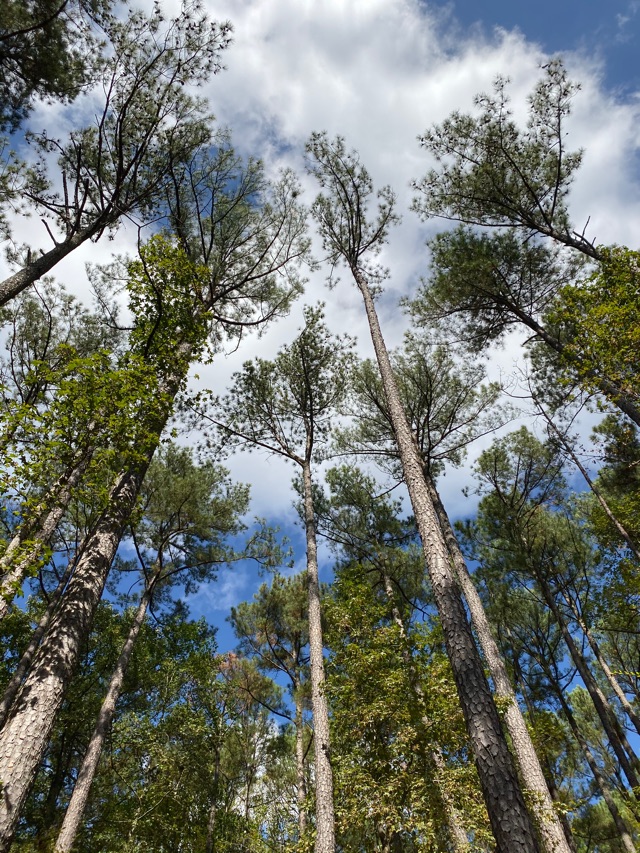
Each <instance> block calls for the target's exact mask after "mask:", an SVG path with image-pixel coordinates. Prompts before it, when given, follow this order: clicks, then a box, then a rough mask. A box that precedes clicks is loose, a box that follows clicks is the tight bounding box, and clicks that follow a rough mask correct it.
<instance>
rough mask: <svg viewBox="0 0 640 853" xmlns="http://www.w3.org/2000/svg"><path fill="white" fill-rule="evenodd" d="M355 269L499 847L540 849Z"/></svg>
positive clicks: (509, 852) (505, 851)
mask: <svg viewBox="0 0 640 853" xmlns="http://www.w3.org/2000/svg"><path fill="white" fill-rule="evenodd" d="M351 271H352V274H353V276H354V279H355V281H356V283H357V285H358V288H359V290H360V292H361V294H362V297H363V300H364V303H365V309H366V312H367V318H368V321H369V327H370V331H371V338H372V341H373V346H374V349H375V353H376V357H377V360H378V366H379V368H380V375H381V378H382V383H383V387H384V391H385V397H386V401H387V405H388V408H389V413H390V416H391V420H392V423H393V430H394V433H395V437H396V441H397V444H398V450H399V453H400V459H401V462H402V468H403V472H404V478H405V482H406V485H407V489H408V491H409V496H410V498H411V504H412V506H413V512H414V515H415V518H416V522H417V525H418V531H419V533H420V538H421V540H422V546H423V549H424V554H425V558H426V563H427V567H428V569H429V576H430V579H431V586H432V589H433V593H434V598H435V601H436V606H437V609H438V613H439V616H440V621H441V624H442V628H443V632H444V637H445V645H446V649H447V654H448V656H449V660H450V662H451V667H452V670H453V674H454V679H455V682H456V686H457V689H458V695H459V697H460V703H461V706H462V710H463V713H464V717H465V722H466V726H467V731H468V733H469V739H470V742H471V746H472V749H473V753H474V756H475V761H476V766H477V769H478V776H479V778H480V784H481V787H482V793H483V796H484V799H485V803H486V806H487V812H488V815H489V820H490V822H491V827H492V830H493V834H494V836H495V839H496V842H497V846H498V851H499V853H534V851H538V850H539V848H538V843H537V840H536V836H535V832H534V829H533V826H532V823H531V820H530V818H529V815H528V813H527V809H526V806H525V803H524V798H523V795H522V791H521V790H520V784H519V781H518V777H517V775H516V771H515V768H514V766H513V762H512V759H511V755H510V753H509V749H508V747H507V742H506V739H505V736H504V733H503V731H502V728H501V725H500V719H499V717H498V712H497V710H496V707H495V705H494V703H493V698H492V696H491V691H490V689H489V684H488V682H487V679H486V676H485V674H484V670H483V665H482V661H481V659H480V655H479V653H478V650H477V648H476V645H475V641H474V639H473V635H472V633H471V627H470V625H469V623H468V621H467V615H466V612H465V609H464V605H463V603H462V597H461V594H460V589H459V588H458V586H457V583H456V580H455V578H454V575H453V572H452V569H451V565H450V561H449V553H448V550H447V546H446V543H445V541H444V538H443V535H442V531H441V530H440V524H439V522H438V519H437V516H436V514H435V510H434V507H433V503H432V501H431V499H430V497H429V493H428V490H427V486H426V483H425V479H424V473H423V469H422V460H421V457H420V453H419V451H418V448H417V445H416V443H415V439H414V436H413V434H412V432H411V429H410V427H409V424H408V423H407V419H406V416H405V413H404V410H403V408H402V403H401V400H400V396H399V393H398V389H397V386H396V382H395V378H394V375H393V370H392V368H391V363H390V360H389V355H388V352H387V348H386V345H385V343H384V339H383V337H382V332H381V331H380V325H379V323H378V317H377V314H376V310H375V305H374V302H373V298H372V296H371V292H370V290H369V287H368V283H367V280H366V278H365V276H364V274H363V273H362V271H361V270H360V269H359V268H358V267H357V266H352V267H351Z"/></svg>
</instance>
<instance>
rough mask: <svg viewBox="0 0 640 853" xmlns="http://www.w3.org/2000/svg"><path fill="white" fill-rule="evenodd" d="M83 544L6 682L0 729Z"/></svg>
mask: <svg viewBox="0 0 640 853" xmlns="http://www.w3.org/2000/svg"><path fill="white" fill-rule="evenodd" d="M83 547H84V544H81V545H80V548H79V549H78V554H77V555H76V557H74V559H73V560H69V562H68V563H67V567H66V569H65V570H64V574H63V575H62V577H61V578H60V582H59V583H58V586H57V587H56V589H55V591H54V593H53V595H52V596H51V599H50V601H49V604H48V605H47V608H46V610H45V611H44V613H43V614H42V616H41V618H40V621H39V622H38V627H37V628H36V629H35V631H34V632H33V634H32V636H31V640H30V641H29V645H28V646H27V648H26V649H25V650H24V652H23V653H22V657H21V658H20V661H19V663H18V666H17V667H16V670H15V672H14V673H13V675H12V676H11V680H10V681H9V683H8V684H7V686H6V688H5V691H4V694H3V696H2V700H1V701H0V730H1V729H2V727H3V726H4V724H5V722H6V719H7V716H8V714H9V711H10V710H11V706H12V705H13V703H14V701H15V698H16V696H17V695H18V690H19V689H20V685H21V684H22V682H23V680H24V678H25V676H26V674H27V672H28V671H29V667H30V666H31V663H32V662H33V659H34V657H35V654H36V652H37V651H38V647H39V645H40V643H41V641H42V638H43V637H44V635H45V632H46V630H47V628H48V627H49V624H50V622H51V617H52V616H53V614H54V611H55V609H56V606H57V604H58V601H59V600H60V596H61V595H62V593H63V592H64V589H65V587H66V585H67V583H68V582H69V578H70V577H71V574H72V572H73V569H74V567H75V565H76V562H77V560H78V557H79V556H80V554H81V553H82V549H83Z"/></svg>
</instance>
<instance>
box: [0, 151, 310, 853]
mask: <svg viewBox="0 0 640 853" xmlns="http://www.w3.org/2000/svg"><path fill="white" fill-rule="evenodd" d="M231 159H232V160H233V162H234V164H235V168H234V169H231V168H230V166H229V162H230V155H229V152H228V151H222V152H220V154H219V158H218V160H217V161H215V162H218V163H222V164H224V167H225V168H224V171H223V172H222V174H223V175H224V179H223V178H222V176H221V178H220V183H221V185H220V195H219V196H218V198H219V199H221V201H220V207H219V208H217V217H216V218H213V214H214V213H216V211H213V212H212V216H211V218H210V219H209V220H208V225H207V227H209V228H210V229H211V238H212V239H211V243H210V245H209V255H208V262H209V265H207V264H205V263H201V262H200V263H199V262H198V261H194V260H192V259H191V258H190V257H189V255H188V254H187V252H186V251H185V250H184V249H181V248H179V247H178V246H176V245H175V244H173V243H172V242H171V241H170V240H168V239H167V238H164V237H157V238H153V239H152V240H151V241H150V243H149V244H148V246H147V247H146V248H144V249H142V253H141V258H140V260H139V261H136V262H131V263H130V264H129V267H128V269H127V274H128V275H127V278H128V280H129V283H130V289H131V307H132V310H133V312H134V314H135V317H136V322H135V325H134V328H133V330H132V332H131V335H130V346H131V356H130V361H131V364H132V365H134V366H139V367H140V369H141V371H142V373H143V375H144V376H145V377H146V379H145V381H144V382H140V383H139V385H138V392H139V398H138V399H139V403H138V407H137V411H136V413H135V416H134V419H133V422H132V423H133V424H135V430H137V434H136V435H135V436H132V438H131V440H130V441H129V443H128V445H127V447H126V449H125V450H124V451H123V453H122V455H120V456H119V457H118V460H117V467H116V469H117V470H118V469H119V470H118V473H117V474H116V476H115V478H114V479H113V480H112V484H111V487H110V490H109V499H108V501H107V505H106V508H105V510H104V512H103V513H102V515H101V516H100V518H99V519H98V520H97V522H96V523H95V525H94V526H93V528H92V530H91V533H90V535H89V536H88V537H87V538H86V539H85V542H84V545H83V548H84V550H83V553H82V555H81V556H80V558H79V560H78V562H77V565H76V567H75V571H74V574H73V577H72V578H71V581H70V582H69V585H68V586H67V589H66V592H65V597H64V601H63V602H62V603H61V606H60V607H59V608H58V610H57V612H56V614H55V616H54V618H53V620H52V622H51V624H50V625H49V628H48V631H47V635H46V637H45V639H44V640H43V642H42V644H41V645H40V648H39V650H38V653H37V656H36V659H35V660H34V664H33V666H32V669H31V672H30V674H29V676H27V678H26V680H25V681H24V683H23V685H22V688H21V692H20V693H19V695H18V697H17V698H16V702H15V703H14V708H13V711H12V714H11V717H10V719H9V721H8V722H7V724H6V725H5V727H4V729H3V731H2V733H1V734H0V764H2V762H5V761H8V762H9V765H10V766H11V770H9V769H7V768H6V767H4V768H3V767H0V775H2V778H3V780H4V784H5V789H4V790H5V795H6V796H5V798H4V800H3V809H4V811H3V814H2V819H1V821H0V824H1V826H2V835H1V837H2V841H1V842H0V849H6V848H7V846H8V844H9V843H10V838H11V835H12V833H13V830H14V827H15V824H16V821H17V819H18V816H19V813H20V809H21V806H22V803H23V802H24V798H25V797H26V793H27V791H28V788H29V785H30V783H31V780H32V778H33V774H34V773H35V770H36V768H37V766H38V763H39V760H40V755H41V751H42V750H43V749H44V746H45V745H46V740H47V737H48V732H49V731H50V728H51V726H52V725H53V721H54V719H55V714H56V712H57V709H58V708H59V706H60V703H61V701H62V698H63V695H64V691H65V689H66V685H67V683H68V681H69V679H70V677H71V674H72V671H73V665H74V661H75V660H76V657H77V654H78V650H79V647H80V644H81V642H82V638H83V637H84V636H85V635H86V633H87V631H88V629H89V626H90V624H91V619H92V616H93V612H94V610H95V607H96V605H97V602H98V601H99V599H100V595H101V593H102V589H103V586H104V583H105V581H106V578H107V575H108V573H109V569H110V566H111V563H112V560H113V557H114V555H115V552H116V549H117V547H118V543H119V541H120V537H121V535H122V532H123V530H124V528H125V525H126V524H127V523H128V521H129V518H130V516H131V513H132V512H133V509H134V507H135V504H136V501H137V496H138V493H139V490H140V486H141V483H142V480H143V479H144V475H145V473H146V469H147V467H148V465H149V462H150V460H151V457H152V455H153V453H154V451H155V449H156V446H157V444H158V441H159V438H160V434H161V432H162V430H163V428H164V426H165V424H166V422H167V420H168V418H169V417H170V414H171V411H172V407H173V403H174V400H175V397H176V395H177V394H178V392H179V391H180V390H181V389H182V388H183V386H184V384H185V382H186V376H187V373H188V369H189V365H190V364H191V362H192V360H194V359H196V358H198V357H199V356H200V355H201V354H202V352H203V350H204V349H205V347H206V342H207V338H208V334H209V331H210V329H211V327H212V326H213V331H214V334H215V335H219V336H221V335H222V334H223V333H224V329H225V325H226V324H229V325H228V326H226V328H229V327H230V328H231V329H232V330H233V332H234V333H237V331H238V330H241V329H242V328H243V327H244V326H246V325H258V324H260V323H261V322H264V321H265V319H267V318H268V317H271V316H274V315H275V314H277V313H278V312H281V311H284V310H286V308H287V306H288V303H289V301H290V299H291V298H292V297H293V296H295V295H296V293H297V292H298V289H299V286H300V285H299V281H298V279H297V277H296V275H295V273H294V272H293V271H292V270H287V267H288V266H289V265H292V266H295V265H296V260H297V259H298V258H299V257H300V256H301V254H303V253H304V252H305V250H306V240H305V238H304V233H303V232H304V215H303V213H302V211H300V209H299V207H298V206H297V203H296V201H295V198H296V196H297V188H296V187H295V185H294V184H293V183H292V181H291V179H290V178H287V177H285V178H284V179H283V181H282V182H281V183H280V184H279V185H278V186H277V187H276V188H274V191H273V192H272V193H271V197H270V198H268V197H267V198H265V196H268V195H269V193H268V188H267V187H265V184H264V181H263V180H262V178H261V176H260V175H259V171H258V168H257V167H256V166H253V167H251V169H250V173H251V178H250V179H249V178H247V179H246V180H243V179H241V178H240V175H242V170H241V168H240V166H239V164H238V163H237V161H236V160H235V159H233V158H231ZM215 162H214V164H213V165H211V170H212V171H213V170H215ZM195 189H198V188H195ZM205 191H206V190H203V192H205ZM193 201H194V204H193V206H192V208H191V210H192V211H193V210H194V208H195V210H198V207H197V198H196V199H194V200H193ZM194 216H195V214H194ZM227 217H229V218H230V219H233V228H232V229H230V230H231V232H232V233H231V234H230V233H229V232H228V231H227V228H228V227H229V226H231V222H228V221H227ZM198 227H199V228H200V229H204V227H205V225H204V223H200V225H199V226H198ZM218 234H219V235H220V240H219V241H216V239H215V238H216V236H217V235H218ZM240 247H241V248H240ZM234 250H235V251H234ZM197 251H198V247H197V246H195V247H194V252H197ZM217 251H219V252H220V256H218V257H215V254H214V253H215V252H217ZM214 261H215V263H214ZM35 697H38V698H37V700H36V702H34V699H35ZM34 704H37V705H39V711H38V712H36V711H34ZM36 714H37V720H38V725H37V727H36V726H34V724H33V720H34V715H36ZM23 727H26V729H25V730H26V731H28V732H29V736H28V737H23V736H21V735H20V734H19V732H20V731H22V730H23ZM3 845H4V847H3Z"/></svg>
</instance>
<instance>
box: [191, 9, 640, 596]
mask: <svg viewBox="0 0 640 853" xmlns="http://www.w3.org/2000/svg"><path fill="white" fill-rule="evenodd" d="M210 8H211V13H212V14H213V15H215V16H217V17H218V18H228V19H229V20H231V21H232V23H233V25H234V31H235V32H234V44H233V45H232V47H231V48H230V49H229V51H228V52H227V55H226V59H225V63H226V66H227V70H226V71H225V72H224V73H222V74H220V75H219V76H218V77H216V78H215V79H214V80H212V81H211V84H210V86H209V87H208V89H207V96H208V97H209V99H210V102H211V105H212V109H213V111H214V113H215V114H216V116H217V118H218V120H219V121H220V122H221V123H222V124H225V125H228V126H229V127H230V128H231V130H232V133H233V138H234V140H235V144H236V146H237V147H238V148H239V149H240V150H242V151H244V152H246V153H252V154H258V155H259V156H261V157H263V158H264V160H265V162H266V164H267V167H268V169H269V170H273V171H274V173H275V171H276V170H277V168H279V167H282V166H291V167H293V168H294V169H295V170H296V171H297V172H299V174H300V175H301V178H302V180H303V183H304V185H305V189H306V191H307V193H308V198H309V200H311V198H312V197H313V192H314V188H313V186H312V184H311V183H310V182H309V180H308V179H307V178H306V177H305V175H304V166H303V149H304V143H305V141H306V140H307V139H308V137H309V135H310V134H311V133H312V132H313V131H317V130H326V131H327V132H328V133H329V134H330V135H331V136H333V135H335V134H340V135H342V136H344V137H345V139H346V141H347V144H348V145H349V146H350V147H353V148H356V149H357V150H358V151H359V153H360V155H361V157H362V160H363V162H364V163H365V164H366V166H367V168H368V169H369V171H370V172H371V174H372V176H373V178H374V181H375V183H376V184H377V185H379V186H381V185H384V184H390V185H391V186H392V187H393V188H394V190H395V191H396V193H397V196H398V202H399V208H400V212H401V213H402V215H403V221H402V224H401V225H400V226H399V227H398V228H397V229H396V230H395V231H394V232H393V233H392V235H391V239H390V242H389V246H388V247H387V250H386V252H385V263H386V264H387V265H388V266H389V268H390V270H391V276H390V279H389V281H388V283H387V292H386V296H385V298H384V299H382V300H381V303H380V312H381V321H382V324H383V330H384V332H385V334H386V336H387V339H388V341H389V342H390V343H391V344H399V343H400V342H401V340H402V335H403V332H404V330H405V329H406V325H407V323H406V318H405V317H404V316H403V314H402V313H401V312H400V311H399V310H398V308H397V302H398V299H399V297H400V296H401V295H405V294H410V293H411V292H412V290H414V289H415V287H416V286H417V284H418V282H419V279H420V277H421V276H422V275H424V273H425V271H426V269H427V266H428V257H427V253H426V250H425V248H424V242H425V239H426V238H427V237H428V236H429V235H430V234H433V233H434V231H435V230H436V229H439V228H444V227H446V223H441V222H430V223H421V222H420V221H419V220H418V219H417V217H416V216H415V214H413V213H412V212H411V211H410V210H409V206H410V202H411V197H412V193H411V189H410V181H411V180H412V179H415V178H417V177H420V176H421V175H422V174H423V173H424V172H426V171H427V169H428V168H429V166H430V162H429V159H428V157H427V155H426V153H425V152H424V151H422V150H421V149H420V147H419V145H418V143H417V137H418V135H419V134H420V133H422V132H424V130H425V129H426V128H427V127H429V126H430V125H431V124H433V123H435V122H439V121H441V120H442V119H444V118H445V117H446V116H447V115H449V113H450V112H451V111H452V110H454V109H459V110H470V109H472V104H473V97H474V95H476V94H477V93H479V92H482V91H489V90H490V89H491V85H492V83H493V81H494V80H495V79H496V77H497V76H498V75H502V76H508V77H509V78H510V80H511V87H510V91H511V94H512V98H513V107H514V112H515V115H516V116H517V117H521V118H523V119H524V118H525V116H526V96H527V94H528V93H529V92H530V91H531V89H532V87H533V85H534V84H535V82H536V80H537V79H538V78H539V76H540V66H541V65H543V64H544V63H545V62H546V61H548V59H549V57H550V56H553V55H558V54H560V55H562V57H563V58H564V61H565V63H566V65H567V67H568V68H569V71H570V73H571V75H572V77H573V78H574V79H576V80H579V81H580V82H581V84H582V90H581V92H580V94H579V95H578V96H577V97H576V98H575V103H574V109H573V114H572V117H571V119H570V121H569V123H568V129H569V133H570V135H569V139H568V144H569V146H570V147H572V148H576V149H577V148H584V150H585V157H584V165H583V167H582V169H581V171H580V173H579V176H578V178H577V180H576V183H575V187H574V191H573V193H572V196H571V203H570V206H571V212H572V215H573V218H574V222H575V223H576V225H577V226H579V227H580V228H581V227H583V226H584V225H585V223H586V222H587V220H588V221H589V230H588V234H589V236H590V237H591V239H593V240H594V241H596V242H600V243H611V242H616V243H624V244H628V245H631V246H634V247H636V246H637V245H638V243H639V240H638V235H639V234H640V204H639V202H638V199H639V198H640V195H639V193H638V183H639V169H638V150H637V145H638V143H637V139H638V132H637V129H638V126H639V125H638V118H639V115H638V113H639V110H640V100H639V94H640V66H639V63H638V60H637V57H638V56H639V55H640V2H623V1H622V0H616V2H612V3H609V4H603V3H600V2H584V0H581V2H578V0H565V2H560V3H558V2H557V0H556V2H552V0H539V2H536V3H534V4H525V3H513V2H506V0H492V2H484V3H481V4H479V3H473V2H470V0H465V2H451V3H446V4H444V3H429V2H419V0H220V2H217V3H216V4H215V6H214V5H213V4H212V5H211V7H210ZM323 279H324V276H323V275H322V274H319V275H315V276H312V277H311V280H310V282H309V285H308V287H307V293H306V296H305V301H306V302H314V301H316V300H318V299H323V300H325V301H326V302H327V315H328V320H329V322H330V325H331V326H332V328H334V329H335V330H336V331H349V332H351V333H354V334H357V335H358V339H359V342H360V350H361V352H363V353H366V354H369V353H370V345H369V342H368V334H367V329H366V326H365V323H364V317H363V312H362V308H361V305H360V302H359V298H358V295H357V293H356V291H355V289H354V288H353V287H352V286H351V284H350V282H349V281H348V280H347V279H346V277H345V280H344V281H343V282H342V284H341V285H340V286H339V287H338V288H336V289H335V290H332V291H330V292H329V291H327V290H326V288H325V287H324V283H323ZM300 322H301V309H300V308H298V309H297V310H294V312H293V313H292V315H291V317H289V318H288V319H287V320H285V321H283V322H281V323H279V324H277V325H276V326H274V327H273V328H272V329H271V330H270V331H269V333H268V334H267V335H266V336H265V337H264V338H263V339H262V340H261V341H259V342H252V343H250V344H247V345H246V346H245V347H243V348H242V349H241V350H240V351H239V352H238V353H236V354H234V355H233V356H230V357H229V358H227V359H224V360H218V363H217V364H214V366H213V373H212V374H210V375H209V376H208V378H207V381H208V382H209V383H210V384H217V383H220V382H221V383H222V384H224V382H225V381H226V377H228V376H229V374H230V373H231V372H232V370H233V369H237V368H238V367H239V365H240V364H241V363H242V361H243V360H244V359H246V358H248V357H250V356H251V355H253V354H254V353H259V354H260V355H262V356H264V357H270V356H271V355H272V354H273V353H274V352H275V351H276V349H277V347H278V346H280V345H281V344H282V343H284V342H286V341H288V340H290V339H291V337H292V336H293V334H295V331H296V329H297V328H299V326H300ZM519 358H520V353H519V350H518V349H517V348H512V349H510V350H508V351H507V352H505V353H502V354H501V355H499V356H497V357H495V358H494V359H493V360H492V364H491V366H490V369H492V370H493V373H494V375H496V374H497V373H509V372H510V371H512V370H513V368H514V365H515V364H516V363H517V360H518V359H519ZM232 468H233V471H234V473H235V474H236V475H237V476H238V477H240V478H243V479H246V480H250V481H251V482H252V494H253V496H254V511H255V512H256V513H257V514H259V515H268V516H269V517H271V518H276V519H279V520H280V521H281V523H283V525H284V526H285V528H287V529H289V522H290V520H291V517H292V516H291V509H290V503H291V498H290V492H289V489H288V483H289V480H290V476H291V473H292V472H291V470H290V469H289V468H286V467H285V466H284V465H283V464H281V463H280V462H278V460H274V459H267V458H264V457H260V456H255V455H253V456H250V457H244V458H239V459H236V460H234V461H233V464H232ZM464 477H465V475H464V474H458V473H456V472H450V473H449V474H448V475H447V476H446V477H445V478H444V480H443V481H442V490H443V494H444V497H445V501H446V503H447V505H448V506H449V508H450V510H451V511H452V512H453V514H455V515H464V514H465V510H466V509H467V507H466V506H465V503H464V500H463V499H462V497H461V486H462V484H463V482H464ZM469 508H470V507H469ZM298 542H299V540H298ZM250 575H251V572H250V571H248V572H247V576H246V577H245V576H243V574H242V573H240V574H236V575H235V576H233V577H228V578H227V579H226V580H224V581H223V584H222V586H220V587H218V588H217V589H216V590H215V591H214V590H212V595H213V596H214V597H215V599H212V603H213V604H215V606H218V607H223V606H224V605H225V604H226V603H228V602H230V601H232V600H234V599H236V598H237V596H238V594H239V591H240V588H241V587H242V585H243V584H244V583H247V584H248V583H250V580H249V577H250ZM246 589H247V587H246V586H245V590H246Z"/></svg>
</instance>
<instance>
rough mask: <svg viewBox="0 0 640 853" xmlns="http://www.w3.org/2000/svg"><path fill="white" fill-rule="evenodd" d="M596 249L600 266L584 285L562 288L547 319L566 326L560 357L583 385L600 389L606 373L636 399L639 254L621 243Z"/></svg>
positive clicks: (639, 389) (639, 382) (639, 396)
mask: <svg viewBox="0 0 640 853" xmlns="http://www.w3.org/2000/svg"><path fill="white" fill-rule="evenodd" d="M598 251H599V254H600V263H599V265H598V269H597V270H596V271H595V272H594V273H593V274H592V275H591V277H590V278H589V279H588V280H587V281H586V282H585V283H584V284H574V285H572V286H565V287H563V288H561V289H560V291H559V292H558V295H557V298H556V300H555V301H554V303H553V305H552V307H551V310H550V312H549V315H548V318H547V320H548V323H549V324H550V325H552V326H554V327H556V328H559V329H561V330H562V335H563V338H564V339H565V347H564V351H563V353H562V361H563V363H564V364H565V366H566V367H567V368H568V370H569V372H570V373H571V374H572V375H577V377H578V379H579V381H580V383H581V384H582V385H583V387H585V388H586V389H587V390H589V391H591V392H597V391H598V390H599V389H600V383H599V379H600V378H602V377H605V378H606V379H608V380H610V381H611V382H613V383H615V385H616V387H617V388H618V389H620V392H621V393H622V394H624V395H625V397H627V398H628V399H630V400H632V401H633V402H635V403H636V404H637V403H638V402H639V401H640V377H639V376H638V357H637V354H638V349H639V347H640V331H639V329H640V309H639V308H638V306H639V305H640V253H638V252H634V251H632V250H631V249H626V248H624V247H619V246H613V247H599V248H598ZM614 402H615V401H614Z"/></svg>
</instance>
